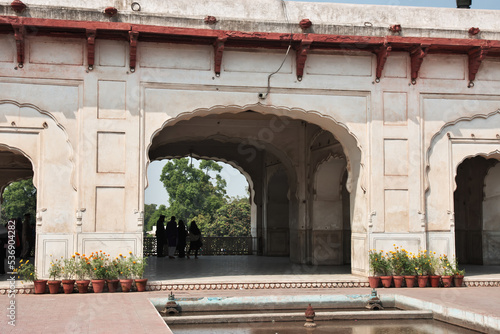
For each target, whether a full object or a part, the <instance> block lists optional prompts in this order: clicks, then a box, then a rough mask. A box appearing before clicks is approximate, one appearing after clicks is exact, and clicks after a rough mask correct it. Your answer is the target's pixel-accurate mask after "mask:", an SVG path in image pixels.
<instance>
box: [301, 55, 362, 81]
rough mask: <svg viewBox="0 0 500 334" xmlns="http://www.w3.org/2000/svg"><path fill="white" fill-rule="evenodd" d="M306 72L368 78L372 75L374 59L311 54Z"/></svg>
mask: <svg viewBox="0 0 500 334" xmlns="http://www.w3.org/2000/svg"><path fill="white" fill-rule="evenodd" d="M305 70H306V73H307V74H316V75H342V76H362V77H368V76H371V74H372V57H371V56H353V55H315V54H311V55H309V56H308V57H307V62H306V68H305Z"/></svg>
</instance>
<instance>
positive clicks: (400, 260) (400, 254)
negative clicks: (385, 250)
mask: <svg viewBox="0 0 500 334" xmlns="http://www.w3.org/2000/svg"><path fill="white" fill-rule="evenodd" d="M390 253H391V255H390V257H389V262H390V264H391V268H392V271H393V276H392V278H393V279H394V287H396V288H401V287H402V286H403V280H404V276H403V273H404V269H405V262H406V253H405V252H404V250H403V248H401V249H400V248H399V246H396V245H395V244H394V251H392V252H390Z"/></svg>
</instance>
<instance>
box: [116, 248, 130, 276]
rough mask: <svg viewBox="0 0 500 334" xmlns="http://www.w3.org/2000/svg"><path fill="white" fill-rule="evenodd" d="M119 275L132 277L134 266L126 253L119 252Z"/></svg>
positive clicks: (117, 267) (117, 259)
mask: <svg viewBox="0 0 500 334" xmlns="http://www.w3.org/2000/svg"><path fill="white" fill-rule="evenodd" d="M116 261H117V266H116V269H117V271H118V277H120V278H123V279H128V278H131V277H132V267H131V263H132V262H131V261H130V258H128V259H127V256H126V255H122V254H119V255H118V257H117V258H116Z"/></svg>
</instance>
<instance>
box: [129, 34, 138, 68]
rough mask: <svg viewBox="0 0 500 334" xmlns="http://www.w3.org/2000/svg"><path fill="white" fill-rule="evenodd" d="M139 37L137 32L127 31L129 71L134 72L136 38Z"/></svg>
mask: <svg viewBox="0 0 500 334" xmlns="http://www.w3.org/2000/svg"><path fill="white" fill-rule="evenodd" d="M138 39H139V32H137V31H130V32H129V43H130V72H132V73H134V72H135V66H136V64H137V40H138Z"/></svg>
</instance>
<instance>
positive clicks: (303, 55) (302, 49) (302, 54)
mask: <svg viewBox="0 0 500 334" xmlns="http://www.w3.org/2000/svg"><path fill="white" fill-rule="evenodd" d="M311 44H312V40H310V39H304V40H302V41H301V42H300V45H299V47H298V48H297V50H296V52H297V61H296V63H297V80H299V81H301V80H302V77H303V76H304V67H305V66H306V60H307V53H308V52H309V48H310V47H311Z"/></svg>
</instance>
